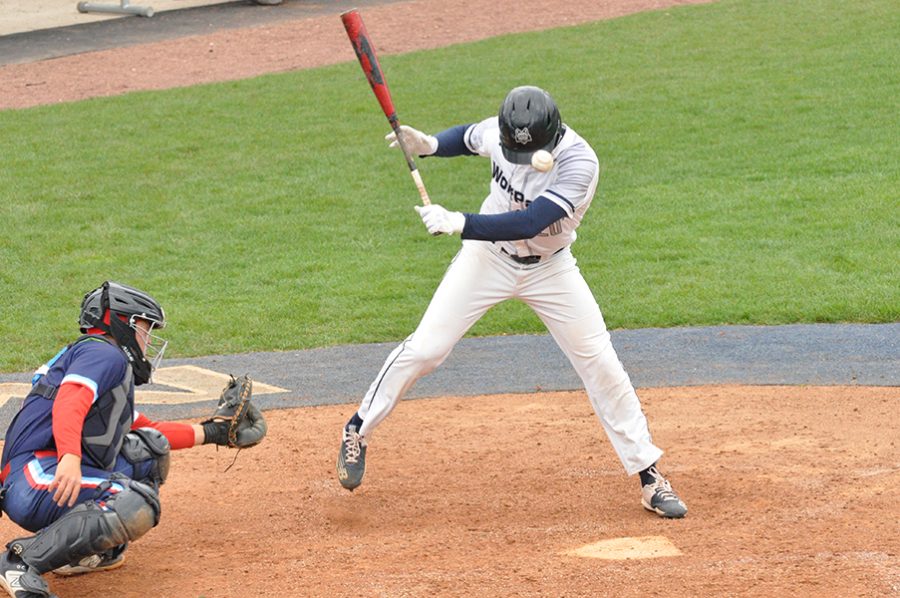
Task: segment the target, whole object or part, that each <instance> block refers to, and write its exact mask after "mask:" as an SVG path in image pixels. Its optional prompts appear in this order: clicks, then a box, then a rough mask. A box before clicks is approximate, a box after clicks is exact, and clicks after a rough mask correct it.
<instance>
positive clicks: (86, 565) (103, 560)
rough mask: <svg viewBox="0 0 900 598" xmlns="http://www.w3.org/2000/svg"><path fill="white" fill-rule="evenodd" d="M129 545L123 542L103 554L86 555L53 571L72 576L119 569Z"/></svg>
mask: <svg viewBox="0 0 900 598" xmlns="http://www.w3.org/2000/svg"><path fill="white" fill-rule="evenodd" d="M127 546H128V545H127V544H123V545H122V546H116V547H115V548H112V549H110V550H107V551H106V552H104V553H103V554H94V555H91V556H86V557H84V558H83V559H81V560H80V561H78V562H77V563H74V564H72V565H63V566H62V567H59V568H58V569H54V570H53V573H55V574H56V575H62V576H63V577H70V576H72V575H84V574H85V573H95V572H97V571H110V570H111V569H118V568H119V567H121V566H122V565H124V564H125V548H127Z"/></svg>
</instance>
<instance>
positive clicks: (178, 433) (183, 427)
mask: <svg viewBox="0 0 900 598" xmlns="http://www.w3.org/2000/svg"><path fill="white" fill-rule="evenodd" d="M136 428H153V429H154V430H159V431H160V432H162V435H163V436H165V437H166V440H168V441H169V445H170V446H171V447H172V450H173V451H177V450H179V449H186V448H191V447H192V446H194V428H193V427H191V424H180V423H178V422H155V421H153V420H152V419H150V418H149V417H147V416H146V415H144V414H143V413H138V416H137V417H136V418H134V423H133V424H131V429H132V430H134V429H136Z"/></svg>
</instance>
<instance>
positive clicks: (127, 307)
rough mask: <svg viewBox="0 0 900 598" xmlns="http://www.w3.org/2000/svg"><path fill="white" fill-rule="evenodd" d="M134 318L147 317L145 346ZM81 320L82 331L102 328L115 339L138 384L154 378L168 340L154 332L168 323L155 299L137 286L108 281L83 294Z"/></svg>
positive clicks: (144, 337) (79, 322) (141, 318)
mask: <svg viewBox="0 0 900 598" xmlns="http://www.w3.org/2000/svg"><path fill="white" fill-rule="evenodd" d="M107 312H109V314H108V316H107ZM117 316H118V317H117ZM120 318H121V319H120ZM122 320H124V322H123V321H122ZM135 320H144V321H146V322H147V323H149V325H150V326H149V328H147V329H145V330H144V332H143V333H142V334H143V335H144V336H143V337H142V338H143V339H144V341H145V346H144V347H143V348H142V347H141V345H140V343H139V342H138V340H137V337H136V336H135V333H136V330H137V326H136V323H135ZM78 324H79V326H81V332H87V331H88V330H89V329H99V330H101V331H103V332H104V333H105V334H108V335H110V336H112V337H113V338H114V339H115V340H116V343H117V344H118V345H119V348H120V349H122V351H124V352H125V355H126V356H127V357H128V361H129V362H130V363H131V367H132V372H133V373H134V383H135V384H137V385H140V384H146V383H147V382H150V381H151V379H152V377H153V371H154V370H155V369H156V368H157V367H158V366H159V364H160V362H161V361H162V356H163V353H165V350H166V345H167V344H168V343H167V342H166V341H165V340H163V339H161V338H159V337H158V336H156V335H154V334H153V330H154V329H159V328H163V327H164V326H165V325H166V314H165V312H164V311H163V308H162V306H161V305H160V304H159V303H158V302H157V301H156V299H154V298H153V297H151V296H150V295H148V294H147V293H145V292H143V291H140V290H138V289H135V288H134V287H129V286H127V285H124V284H120V283H118V282H112V281H106V282H104V283H103V284H102V285H100V286H99V287H97V288H96V289H94V290H93V291H91V292H89V293H87V294H86V295H85V296H84V299H83V300H82V301H81V315H80V316H79V318H78Z"/></svg>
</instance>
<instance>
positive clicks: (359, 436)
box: [337, 86, 687, 518]
mask: <svg viewBox="0 0 900 598" xmlns="http://www.w3.org/2000/svg"><path fill="white" fill-rule="evenodd" d="M400 135H402V136H403V139H402V141H403V143H404V145H405V146H406V147H407V148H408V150H409V151H410V152H411V153H414V154H418V155H419V156H431V155H433V156H441V157H451V156H464V155H478V156H482V157H484V158H488V159H490V161H491V170H490V176H491V181H490V193H489V194H488V196H487V198H486V199H485V200H484V202H483V203H482V205H481V210H480V213H478V214H470V213H461V212H454V211H449V210H447V209H445V208H443V207H442V206H440V205H437V204H433V205H430V206H424V207H423V206H417V207H416V210H417V211H418V213H419V215H420V216H421V218H422V221H423V223H424V224H425V226H426V228H427V229H428V232H429V233H431V234H433V235H437V234H447V235H452V234H455V233H460V235H461V237H462V239H463V242H462V247H461V249H460V251H459V253H458V254H457V255H456V257H455V258H454V260H453V262H452V263H451V264H450V267H449V268H448V270H447V272H446V274H445V275H444V278H443V280H442V281H441V283H440V285H439V286H438V288H437V291H435V293H434V297H433V298H432V300H431V303H430V304H429V306H428V309H427V310H426V311H425V314H424V316H423V317H422V320H421V322H420V323H419V325H418V327H417V328H416V330H415V332H413V333H412V334H411V335H410V336H409V337H407V338H406V340H404V341H403V342H402V343H401V344H400V345H399V346H398V347H397V348H396V349H394V351H393V352H392V353H391V354H390V355H389V356H388V358H387V361H385V363H384V366H383V367H382V368H381V371H380V372H379V373H378V376H377V377H376V378H375V380H374V381H373V382H372V384H371V386H370V387H369V390H368V392H366V394H365V396H364V397H363V400H362V403H361V405H360V407H359V410H358V411H357V412H356V413H355V414H354V415H353V417H352V418H351V419H350V421H349V422H347V424H346V426H345V427H344V429H343V432H342V437H341V447H340V451H339V455H338V460H337V473H338V479H339V480H340V483H341V485H342V486H343V487H344V488H347V489H348V490H353V489H354V488H356V487H357V486H359V484H360V483H361V482H362V478H363V474H364V473H365V465H366V461H365V460H366V450H367V447H368V441H369V439H370V438H371V436H372V433H373V432H374V430H375V428H376V427H377V426H378V424H379V423H381V421H382V420H384V418H385V417H387V415H388V414H389V413H390V412H391V410H392V409H393V408H394V407H395V406H396V405H397V402H398V401H399V400H400V399H401V398H402V397H403V396H404V395H405V394H406V392H407V391H408V390H409V389H410V388H411V387H412V385H413V384H414V383H415V382H416V380H418V379H419V378H421V377H422V376H424V375H426V374H428V373H430V372H431V371H433V370H434V369H435V368H436V367H438V366H439V365H440V364H441V363H442V362H443V361H444V360H445V359H446V358H447V356H448V355H449V354H450V351H451V350H452V349H453V347H454V345H456V343H457V342H458V341H459V339H460V338H462V337H463V335H464V334H465V333H466V331H467V330H469V328H470V327H471V326H472V325H473V324H475V322H477V321H478V319H479V318H481V316H483V315H484V314H485V312H487V310H488V309H490V308H491V307H493V306H494V305H496V304H498V303H500V302H501V301H504V300H506V299H513V298H515V299H519V300H521V301H523V302H524V303H525V304H527V305H528V306H529V307H531V309H533V310H534V311H535V313H536V314H537V315H538V317H540V319H541V321H542V322H543V323H544V325H546V326H547V329H548V330H549V331H550V334H551V335H552V336H553V338H554V340H555V341H556V342H557V344H558V345H559V347H560V348H561V349H562V351H563V353H564V354H565V355H566V357H568V359H569V361H570V362H571V363H572V366H573V367H574V368H575V371H576V372H577V373H578V375H579V376H580V377H581V380H582V381H583V382H584V386H585V388H586V390H587V393H588V396H589V397H590V401H591V405H592V406H593V408H594V411H595V412H596V414H597V416H598V417H599V419H600V422H601V424H602V425H603V428H604V430H605V431H606V434H607V436H608V437H609V439H610V442H611V443H612V446H613V448H614V449H615V451H616V453H617V454H618V456H619V459H620V460H621V461H622V465H623V466H624V467H625V471H626V472H627V473H628V474H629V475H633V474H635V473H639V474H640V479H641V503H642V505H643V506H644V508H646V509H648V510H650V511H653V512H655V513H656V514H658V515H660V516H662V517H669V518H679V517H683V516H684V515H685V514H686V513H687V507H686V506H685V504H684V502H682V501H681V499H679V497H678V496H677V495H676V494H675V492H674V491H673V490H672V487H671V485H670V484H669V482H668V481H667V480H666V479H665V478H664V477H663V476H662V474H660V472H659V471H658V470H657V468H656V462H657V460H658V459H659V458H660V457H661V456H662V451H661V450H660V449H659V448H658V447H657V446H656V445H654V444H653V441H652V439H651V437H650V432H649V429H648V426H647V420H646V418H645V416H644V413H643V412H642V410H641V405H640V402H639V400H638V397H637V394H636V393H635V390H634V387H633V386H632V384H631V380H630V379H629V377H628V374H627V373H626V372H625V370H624V368H623V366H622V364H621V363H620V361H619V359H618V357H617V355H616V352H615V350H614V349H613V347H612V344H611V342H610V335H609V332H608V331H607V329H606V324H605V323H604V321H603V316H602V315H601V313H600V307H599V306H598V305H597V302H596V300H595V299H594V297H593V295H592V293H591V291H590V289H589V288H588V285H587V283H586V282H585V280H584V278H583V277H582V275H581V273H580V271H579V269H578V266H577V265H576V261H575V258H574V257H573V255H572V253H571V250H570V247H571V245H572V243H573V242H574V241H575V239H576V236H577V235H576V229H577V228H578V225H579V224H581V221H582V219H583V218H584V215H585V213H586V212H587V210H588V208H590V206H591V200H592V199H593V197H594V193H595V191H596V189H597V182H598V180H599V176H600V175H599V172H600V169H599V163H598V160H597V156H596V154H595V153H594V150H593V149H591V146H590V145H589V144H588V143H587V142H586V141H585V140H584V139H583V138H581V137H580V136H579V135H578V134H577V133H576V132H575V131H574V130H572V129H571V128H570V127H568V126H566V125H565V124H564V123H563V122H562V120H561V119H560V115H559V110H558V108H557V106H556V103H555V102H554V100H553V99H552V98H551V97H550V95H549V94H548V93H547V92H546V91H544V90H542V89H539V88H537V87H531V86H524V87H517V88H515V89H513V90H512V91H510V92H509V94H508V95H507V96H506V98H505V99H504V101H503V103H502V104H501V106H500V111H499V114H498V116H496V117H492V118H488V119H486V120H483V121H481V122H478V123H474V124H466V125H460V126H457V127H453V128H450V129H447V130H445V131H443V132H441V133H438V134H437V135H435V136H432V135H427V134H425V133H423V132H421V131H418V130H416V129H413V128H411V127H406V126H404V127H401V128H400ZM387 139H388V140H389V141H391V147H396V146H398V143H397V139H396V135H395V134H394V133H391V134H389V135H388V137H387ZM548 153H549V156H548V155H547V154H548Z"/></svg>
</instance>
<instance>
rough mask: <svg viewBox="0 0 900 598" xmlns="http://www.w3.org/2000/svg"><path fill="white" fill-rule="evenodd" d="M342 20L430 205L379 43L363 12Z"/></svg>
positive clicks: (423, 197)
mask: <svg viewBox="0 0 900 598" xmlns="http://www.w3.org/2000/svg"><path fill="white" fill-rule="evenodd" d="M341 21H342V22H343V23H344V29H346V30H347V37H349V38H350V43H351V44H352V45H353V51H354V52H356V58H357V59H358V60H359V64H360V66H361V67H362V70H363V72H364V73H365V74H366V79H367V80H368V81H369V85H370V86H371V87H372V91H374V92H375V97H376V98H378V103H379V104H380V105H381V110H382V111H383V112H384V115H385V116H386V117H387V119H388V122H389V123H390V124H391V128H392V129H393V130H394V134H395V135H396V136H397V143H399V144H400V149H401V150H402V151H403V156H404V157H405V158H406V165H407V166H409V172H410V174H411V175H412V178H413V181H414V182H415V183H416V188H417V189H418V190H419V196H420V197H421V198H422V203H423V204H424V205H426V206H427V205H430V204H431V200H430V199H429V197H428V192H427V191H426V190H425V184H424V183H423V182H422V177H421V175H419V169H418V168H417V167H416V163H415V161H414V160H413V158H412V156H411V155H410V153H409V151H408V150H407V149H406V145H405V144H404V143H403V139H402V137H401V136H400V120H399V119H398V118H397V110H396V109H395V108H394V101H393V100H392V99H391V90H390V88H388V84H387V79H385V78H384V72H383V71H382V70H381V65H380V64H378V56H377V55H376V54H375V46H374V45H373V44H372V42H371V40H370V39H369V32H368V31H367V30H366V24H365V23H363V20H362V16H360V14H359V12H358V11H356V10H350V11H347V12H345V13H343V14H341Z"/></svg>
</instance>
